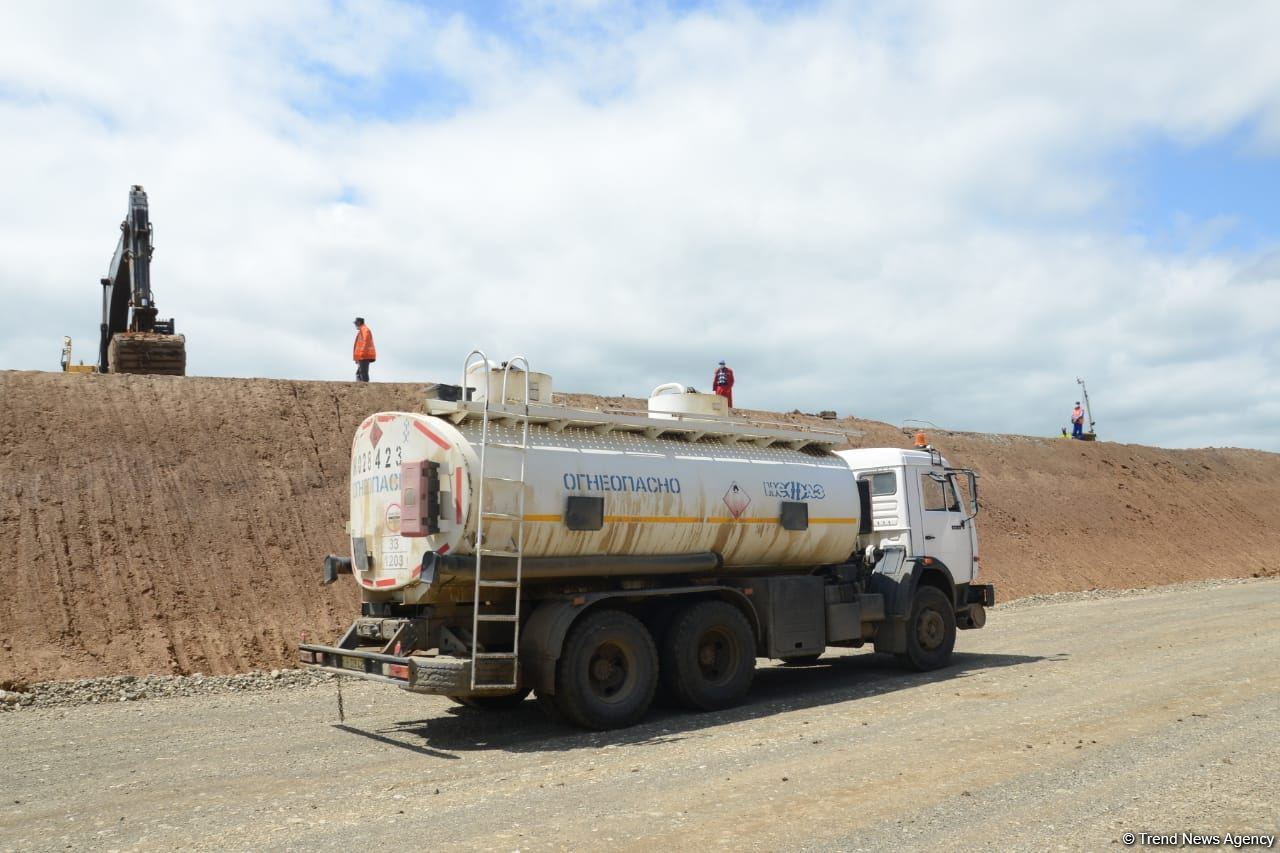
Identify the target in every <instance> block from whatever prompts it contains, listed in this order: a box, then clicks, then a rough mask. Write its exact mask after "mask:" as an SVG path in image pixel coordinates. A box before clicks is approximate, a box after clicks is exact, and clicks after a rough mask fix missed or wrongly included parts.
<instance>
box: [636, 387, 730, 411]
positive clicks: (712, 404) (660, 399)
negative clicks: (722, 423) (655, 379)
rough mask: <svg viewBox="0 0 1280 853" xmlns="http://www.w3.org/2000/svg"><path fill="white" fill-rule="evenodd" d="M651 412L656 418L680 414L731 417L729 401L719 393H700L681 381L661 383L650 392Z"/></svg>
mask: <svg viewBox="0 0 1280 853" xmlns="http://www.w3.org/2000/svg"><path fill="white" fill-rule="evenodd" d="M649 414H650V415H652V416H653V417H655V418H671V417H677V416H679V415H715V416H717V417H721V418H727V417H729V401H728V400H726V399H725V398H724V397H721V396H720V395H719V394H699V393H698V392H696V391H690V390H689V389H688V388H685V387H684V386H683V385H681V384H680V383H679V382H668V383H667V384H666V385H659V386H658V387H657V388H654V389H653V391H651V392H649Z"/></svg>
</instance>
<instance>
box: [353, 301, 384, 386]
mask: <svg viewBox="0 0 1280 853" xmlns="http://www.w3.org/2000/svg"><path fill="white" fill-rule="evenodd" d="M351 357H352V358H353V359H354V360H355V363H356V381H357V382H368V381H369V365H370V364H373V363H374V362H375V361H377V360H378V350H377V349H376V348H374V346H373V332H372V331H371V330H370V329H369V327H368V326H366V325H365V324H364V318H363V317H357V318H356V343H355V346H354V347H352V350H351Z"/></svg>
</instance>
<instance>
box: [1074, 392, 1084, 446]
mask: <svg viewBox="0 0 1280 853" xmlns="http://www.w3.org/2000/svg"><path fill="white" fill-rule="evenodd" d="M1071 437H1072V438H1080V439H1083V438H1084V409H1082V408H1081V407H1080V401H1079V400H1076V407H1075V408H1074V409H1072V410H1071Z"/></svg>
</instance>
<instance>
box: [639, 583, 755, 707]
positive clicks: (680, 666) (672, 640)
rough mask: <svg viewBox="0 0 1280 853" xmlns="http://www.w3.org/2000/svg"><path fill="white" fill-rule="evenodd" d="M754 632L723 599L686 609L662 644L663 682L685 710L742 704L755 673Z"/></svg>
mask: <svg viewBox="0 0 1280 853" xmlns="http://www.w3.org/2000/svg"><path fill="white" fill-rule="evenodd" d="M755 667H756V651H755V634H754V632H753V631H752V630H751V625H750V623H748V622H747V618H746V617H745V616H743V615H742V611H740V610H738V608H736V607H734V606H733V605H732V604H729V603H727V602H724V601H702V602H698V603H696V604H691V605H689V606H688V607H686V608H684V609H683V610H682V611H681V612H680V613H679V615H677V616H676V618H675V620H674V621H673V622H672V623H671V627H670V629H668V630H667V632H666V636H665V637H664V639H663V643H662V681H663V684H664V686H665V687H666V688H667V689H668V690H669V691H670V692H671V694H672V695H673V696H674V697H675V698H676V700H677V701H678V702H679V703H680V704H681V705H683V706H684V707H686V708H692V709H695V710H699V711H717V710H720V709H721V708H728V707H730V706H732V705H736V704H738V703H739V702H741V701H742V698H743V697H744V696H746V694H747V691H748V690H749V689H750V688H751V679H752V678H753V676H754V675H755Z"/></svg>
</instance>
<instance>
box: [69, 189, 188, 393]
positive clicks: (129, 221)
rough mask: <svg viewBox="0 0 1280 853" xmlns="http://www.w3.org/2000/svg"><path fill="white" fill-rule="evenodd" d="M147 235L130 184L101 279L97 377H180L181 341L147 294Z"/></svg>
mask: <svg viewBox="0 0 1280 853" xmlns="http://www.w3.org/2000/svg"><path fill="white" fill-rule="evenodd" d="M152 236H153V232H152V228H151V220H150V217H149V214H148V211H147V194H146V192H145V191H144V190H143V189H142V187H141V186H140V185H137V184H135V185H134V186H133V187H132V188H131V189H130V190H129V211H128V213H127V214H126V215H125V219H124V221H123V222H121V223H120V240H119V241H118V242H117V243H116V253H115V255H113V256H112V258H111V267H110V269H109V270H108V271H107V277H106V278H104V279H102V280H101V282H102V326H101V329H102V341H101V343H100V345H99V348H98V372H99V373H160V374H168V375H170V376H185V375H186V372H187V339H186V338H185V337H184V336H182V335H179V334H178V333H177V332H176V331H175V330H174V325H173V318H172V317H170V318H169V319H167V320H161V319H158V318H157V317H156V313H157V312H156V303H155V298H154V296H153V295H152V293H151V254H152V252H153V251H154V246H153V245H152ZM69 355H70V354H69V353H68V360H69ZM64 369H65V368H64Z"/></svg>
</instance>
